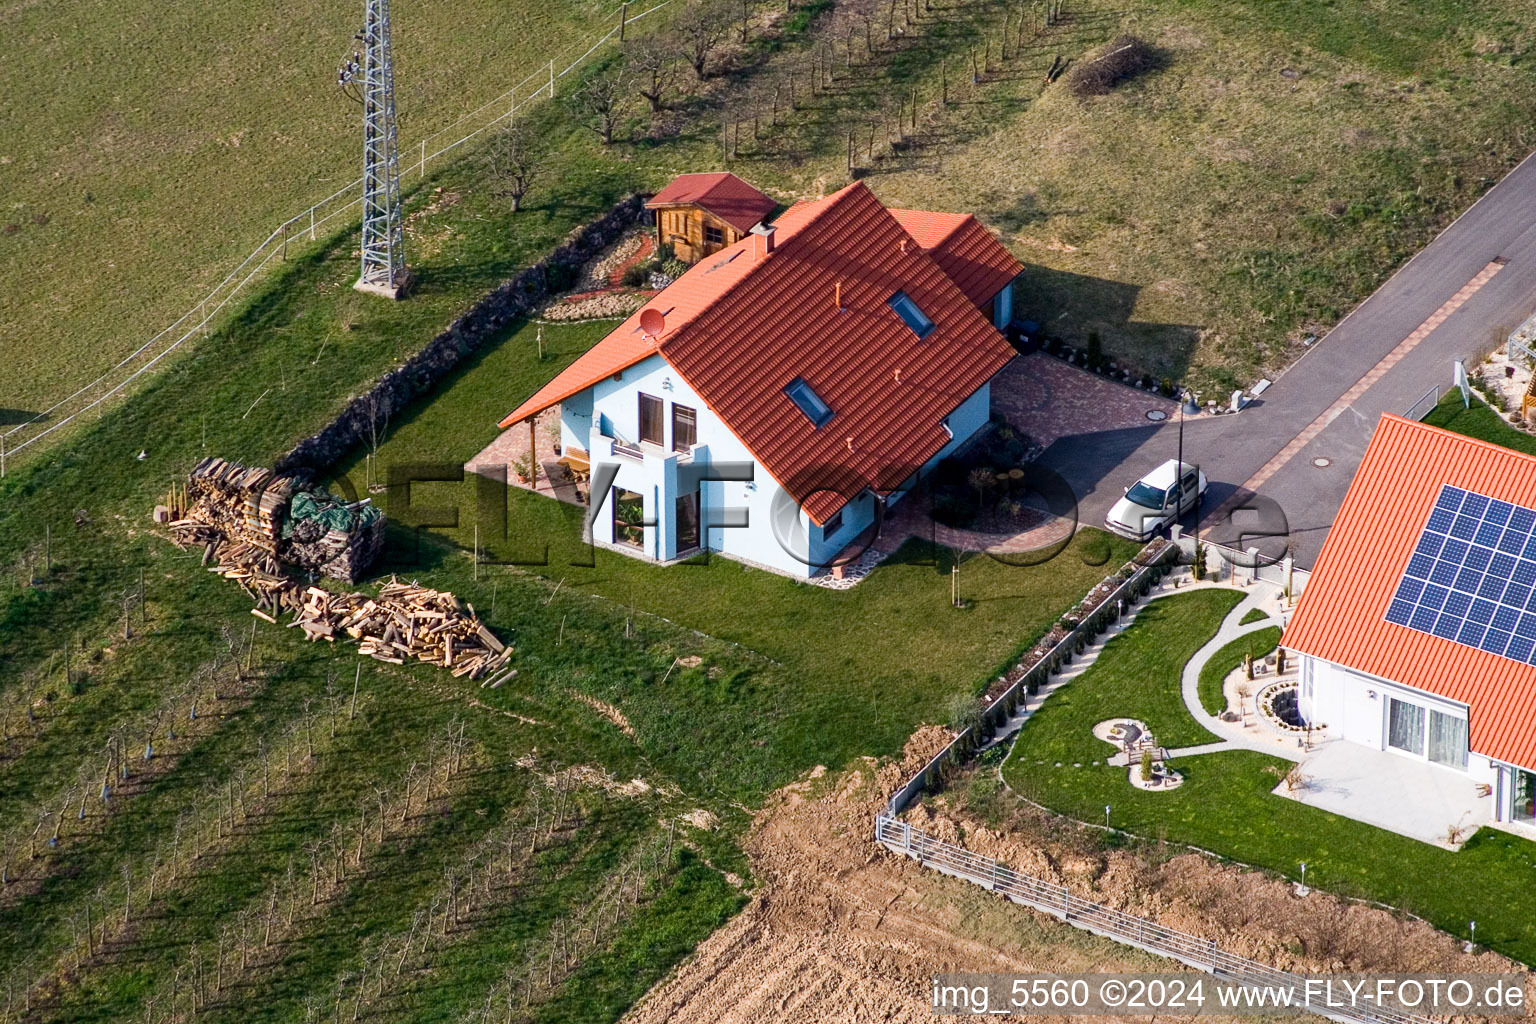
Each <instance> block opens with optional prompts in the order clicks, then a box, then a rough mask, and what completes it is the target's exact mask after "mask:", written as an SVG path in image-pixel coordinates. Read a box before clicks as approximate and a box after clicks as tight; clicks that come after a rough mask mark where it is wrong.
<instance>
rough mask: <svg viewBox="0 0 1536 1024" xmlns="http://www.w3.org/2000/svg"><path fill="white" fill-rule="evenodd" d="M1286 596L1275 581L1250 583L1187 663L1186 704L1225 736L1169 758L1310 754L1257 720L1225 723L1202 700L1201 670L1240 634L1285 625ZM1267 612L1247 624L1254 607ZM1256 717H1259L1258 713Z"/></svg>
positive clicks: (1208, 726) (1198, 718) (1183, 684)
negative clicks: (1249, 725) (1249, 752)
mask: <svg viewBox="0 0 1536 1024" xmlns="http://www.w3.org/2000/svg"><path fill="white" fill-rule="evenodd" d="M1282 598H1283V595H1282V593H1281V590H1280V588H1279V587H1276V586H1274V585H1272V584H1268V583H1263V582H1257V583H1252V584H1250V585H1249V594H1248V596H1247V597H1245V598H1243V600H1242V601H1240V602H1239V603H1238V604H1237V606H1236V607H1235V608H1233V609H1232V611H1231V612H1229V613H1228V614H1227V617H1226V618H1225V619H1223V620H1222V622H1221V628H1220V629H1219V630H1217V631H1216V635H1215V636H1214V637H1212V638H1211V640H1210V642H1209V643H1207V644H1206V645H1205V646H1204V647H1202V648H1200V649H1199V650H1198V651H1196V652H1195V656H1194V657H1192V658H1190V659H1189V661H1188V662H1186V663H1185V665H1184V671H1183V673H1182V674H1181V676H1180V679H1179V688H1180V692H1181V695H1182V696H1183V698H1184V707H1185V708H1186V709H1187V710H1188V711H1189V713H1190V715H1191V717H1193V718H1194V720H1195V721H1197V722H1199V723H1200V724H1201V725H1202V726H1204V727H1205V729H1206V730H1207V731H1208V732H1211V733H1213V734H1215V735H1216V736H1219V737H1221V739H1220V741H1218V742H1216V743H1202V744H1200V745H1198V746H1193V747H1181V748H1179V749H1177V750H1170V751H1169V752H1168V756H1169V757H1188V756H1193V755H1195V754H1211V753H1215V752H1217V751H1220V750H1256V751H1258V752H1260V753H1263V754H1270V755H1272V756H1275V757H1283V758H1285V759H1287V760H1289V761H1300V760H1302V759H1303V758H1304V757H1306V756H1307V753H1306V751H1303V750H1298V749H1295V748H1294V747H1292V746H1291V745H1290V743H1288V742H1287V741H1288V740H1289V739H1290V738H1289V737H1286V736H1282V735H1281V734H1280V733H1278V732H1275V731H1272V730H1268V729H1265V728H1264V727H1263V725H1262V724H1261V723H1258V722H1257V721H1256V722H1255V724H1254V727H1253V728H1245V726H1244V725H1243V723H1238V722H1223V721H1222V720H1221V719H1220V718H1217V717H1216V716H1215V715H1213V714H1211V713H1210V712H1209V711H1207V710H1205V708H1204V706H1203V705H1201V703H1200V670H1201V669H1203V668H1205V663H1206V662H1208V661H1210V660H1211V658H1212V657H1214V656H1215V654H1216V652H1218V651H1220V650H1221V649H1222V648H1223V647H1225V646H1227V644H1229V643H1231V642H1232V641H1233V640H1236V639H1238V638H1239V637H1243V636H1247V635H1248V634H1250V633H1256V632H1258V631H1259V630H1261V629H1268V628H1270V627H1271V626H1280V627H1282V628H1283V627H1284V626H1285V622H1286V619H1287V618H1288V615H1287V611H1286V609H1285V608H1284V607H1283V606H1282V603H1281V602H1282ZM1255 609H1257V610H1259V611H1261V612H1263V613H1264V618H1262V619H1256V620H1254V621H1253V622H1250V623H1248V624H1246V625H1244V624H1243V621H1242V620H1243V616H1245V615H1247V614H1248V613H1249V612H1251V611H1253V610H1255ZM1254 717H1255V719H1256V718H1257V716H1254Z"/></svg>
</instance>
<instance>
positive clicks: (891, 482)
mask: <svg viewBox="0 0 1536 1024" xmlns="http://www.w3.org/2000/svg"><path fill="white" fill-rule="evenodd" d="M915 216H921V217H923V218H929V217H939V218H947V219H941V220H939V221H933V222H924V223H923V224H920V225H918V226H919V227H920V228H923V229H925V230H920V231H919V232H917V233H916V234H914V232H913V231H912V230H909V228H908V226H907V225H908V224H909V223H912V220H911V218H912V217H915ZM972 224H975V221H974V218H970V217H965V216H961V217H952V216H951V215H933V214H921V215H916V214H909V213H908V212H907V211H892V210H889V209H887V208H886V207H884V206H883V205H881V203H880V201H879V200H878V199H876V198H875V196H874V194H873V193H872V192H870V190H869V189H868V188H867V187H866V186H865V185H863V184H862V183H855V184H853V185H850V186H848V187H847V188H844V189H842V190H841V191H839V192H837V193H835V194H833V195H830V196H827V197H826V198H825V199H821V200H817V201H815V202H805V203H799V204H797V205H795V206H793V207H791V208H790V209H789V210H787V211H786V212H785V213H784V214H783V215H782V216H780V217H779V218H778V219H777V220H776V221H775V222H774V223H772V224H771V225H760V226H758V227H756V228H755V229H754V231H753V233H752V234H750V235H749V236H748V237H747V238H745V239H743V240H741V241H740V242H737V243H736V244H734V245H731V246H728V247H726V248H725V249H723V250H721V251H720V252H719V253H717V254H715V256H714V257H712V258H711V259H708V260H705V261H704V262H701V263H699V264H697V265H695V266H694V267H692V268H691V269H690V270H689V271H688V272H687V273H686V274H684V275H683V276H682V277H681V278H679V279H678V280H677V281H676V282H674V283H673V284H672V285H671V286H670V287H668V288H667V289H665V290H664V291H662V292H660V293H659V294H657V295H656V296H655V297H654V298H652V299H651V300H650V301H649V302H647V303H646V304H645V306H644V307H642V308H641V309H640V310H638V311H637V312H636V313H635V314H634V315H633V316H631V317H629V318H628V319H627V320H625V321H624V322H623V323H621V324H620V325H619V326H618V327H617V328H615V329H614V330H613V331H612V332H611V333H610V334H608V335H607V336H606V337H605V338H603V339H602V340H601V341H599V342H598V343H597V344H596V345H594V346H593V347H592V348H591V349H590V350H588V351H587V352H586V353H584V354H583V355H581V356H580V357H578V358H577V359H576V361H575V362H573V363H572V364H571V365H570V366H568V367H567V368H566V369H565V370H563V371H561V372H560V373H559V374H557V375H556V376H555V377H554V379H553V380H551V381H550V382H549V383H548V384H546V385H545V386H544V387H542V388H540V389H539V390H538V392H536V393H535V394H533V395H531V396H529V397H528V398H527V399H526V400H524V401H523V402H521V403H520V404H519V405H518V406H517V407H516V408H515V409H513V410H512V412H511V413H509V414H508V415H507V416H506V418H505V419H503V420H502V421H501V426H502V427H503V428H507V427H511V426H513V425H515V424H519V423H523V422H525V421H530V420H531V419H532V418H533V417H535V416H537V415H538V414H539V413H541V412H543V411H544V410H546V409H549V408H551V407H553V406H555V405H558V406H559V407H560V444H561V447H562V449H563V450H564V451H565V453H566V454H567V456H568V457H573V458H575V459H577V460H585V461H587V462H589V463H590V466H591V473H592V482H591V488H590V494H591V497H590V509H591V510H590V512H589V515H588V519H589V522H590V524H591V529H592V538H593V540H594V542H595V543H598V544H600V545H605V546H612V547H614V548H617V549H618V550H622V551H626V552H628V553H630V554H633V555H636V556H639V557H644V558H648V559H652V560H655V561H659V562H670V561H673V560H676V559H679V558H684V557H688V556H689V555H691V554H693V553H694V552H697V551H699V550H701V549H706V548H707V549H709V550H712V551H718V552H721V553H723V554H725V555H728V556H731V557H736V558H739V559H742V560H744V561H748V562H753V563H756V564H759V565H763V566H766V567H769V568H772V569H776V570H779V571H781V572H785V573H789V574H792V575H795V576H798V577H808V576H813V575H817V574H819V573H821V572H823V571H826V570H827V568H828V567H829V566H832V565H833V564H834V563H835V561H836V557H837V555H838V554H839V552H842V551H843V550H844V549H846V548H847V547H848V545H849V544H850V543H851V542H852V541H854V539H855V538H857V537H859V536H860V535H861V534H862V533H864V532H865V531H867V530H869V529H870V528H871V527H873V526H876V525H877V523H878V521H879V520H880V518H881V516H882V515H883V514H884V510H885V508H886V507H887V506H888V505H889V504H890V503H891V502H894V501H897V500H900V498H901V497H902V495H903V494H905V493H907V492H908V491H909V490H910V489H911V487H912V486H913V485H914V483H915V482H916V479H917V476H918V474H919V472H920V471H923V470H924V469H925V468H929V467H932V466H933V465H934V464H936V463H937V461H938V460H939V459H941V458H943V457H945V456H946V455H948V454H950V453H951V452H953V451H954V450H955V449H956V448H958V447H959V446H960V445H962V444H964V443H965V442H966V441H967V440H969V439H970V438H972V437H973V436H974V435H975V434H976V433H977V431H979V430H980V429H981V428H982V427H983V426H985V425H986V423H987V422H988V419H989V417H990V389H989V382H990V381H991V379H992V377H993V376H994V375H995V374H996V373H997V372H998V371H999V370H1000V369H1002V368H1003V366H1004V365H1005V364H1007V363H1008V362H1009V360H1011V359H1012V358H1013V355H1014V350H1013V348H1012V347H1011V346H1010V345H1009V343H1008V342H1007V340H1006V339H1005V338H1004V337H1003V335H1002V334H1001V333H1000V331H999V330H998V328H997V326H996V325H995V324H994V322H993V320H992V319H990V318H989V315H988V314H989V312H990V313H992V314H993V315H996V311H997V310H998V309H999V308H1006V304H1007V301H1008V300H1006V299H1003V298H1000V297H999V293H1000V292H1003V291H1006V290H1008V288H1009V287H1010V285H1011V283H1012V281H1013V278H1014V277H1015V276H1016V275H1017V274H1018V273H1019V272H1020V271H1021V270H1022V267H1021V266H1020V264H1019V263H1018V261H1017V260H1015V259H1014V258H1013V256H1012V255H1011V254H1009V253H1008V250H1007V249H1006V248H1004V247H1003V246H1002V244H1001V243H999V242H998V241H997V240H996V239H994V238H992V237H991V235H989V234H987V233H986V231H985V229H982V228H981V227H980V225H979V224H976V225H975V227H974V228H973V227H971V225H972ZM952 275H958V276H959V279H958V280H957V278H956V276H952Z"/></svg>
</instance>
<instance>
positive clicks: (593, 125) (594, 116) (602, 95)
mask: <svg viewBox="0 0 1536 1024" xmlns="http://www.w3.org/2000/svg"><path fill="white" fill-rule="evenodd" d="M626 93H627V89H626V88H625V82H624V76H623V74H622V73H620V72H619V71H618V70H617V69H615V68H605V69H603V70H601V71H598V72H597V73H595V74H593V75H591V76H590V77H589V78H588V79H587V80H586V82H585V83H583V84H582V87H581V88H580V89H579V90H577V92H576V96H575V104H576V110H577V113H578V114H580V115H581V117H582V120H583V122H584V123H585V124H586V126H587V127H588V128H590V129H591V130H592V131H593V132H595V133H596V134H597V137H598V139H599V140H600V141H601V142H602V144H603V145H605V146H607V145H611V144H612V142H613V133H614V131H615V129H617V128H618V126H619V122H620V121H621V120H623V118H624V114H625V111H626V109H627V107H628V103H627V102H626V100H627V98H628V97H627V96H626Z"/></svg>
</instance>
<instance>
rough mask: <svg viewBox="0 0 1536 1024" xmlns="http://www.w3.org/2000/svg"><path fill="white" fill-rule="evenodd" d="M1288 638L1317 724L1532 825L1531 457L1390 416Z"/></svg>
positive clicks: (1535, 506)
mask: <svg viewBox="0 0 1536 1024" xmlns="http://www.w3.org/2000/svg"><path fill="white" fill-rule="evenodd" d="M1281 642H1282V643H1283V644H1284V645H1285V646H1286V647H1288V648H1289V649H1291V650H1293V651H1295V652H1297V653H1298V654H1299V655H1300V656H1301V665H1300V690H1301V692H1300V706H1301V713H1302V715H1303V717H1304V718H1305V719H1306V720H1307V721H1308V722H1309V723H1311V724H1313V725H1316V726H1322V727H1325V728H1326V732H1327V734H1328V735H1329V736H1331V737H1338V738H1342V739H1344V740H1346V741H1349V742H1353V743H1358V744H1362V745H1364V746H1367V747H1370V748H1372V749H1375V750H1381V751H1390V752H1393V753H1396V754H1399V755H1401V756H1403V757H1406V758H1410V759H1412V760H1414V761H1416V762H1420V763H1423V764H1427V765H1435V766H1439V767H1440V768H1442V769H1443V770H1444V771H1446V772H1452V773H1459V774H1461V775H1463V776H1464V777H1465V778H1466V784H1467V786H1469V787H1472V786H1476V785H1484V786H1487V787H1488V796H1489V797H1490V799H1488V800H1487V801H1486V802H1485V801H1482V800H1479V801H1477V804H1478V806H1479V807H1486V808H1487V812H1486V813H1487V818H1488V820H1491V821H1495V822H1501V823H1512V824H1513V825H1515V826H1516V827H1517V829H1520V830H1529V833H1528V834H1536V458H1532V457H1531V456H1529V455H1524V454H1521V453H1520V452H1516V451H1511V450H1510V449H1507V448H1501V447H1499V446H1497V445H1492V444H1488V443H1487V442H1484V441H1478V440H1475V439H1473V438H1469V437H1464V436H1462V435H1460V434H1453V433H1450V432H1448V431H1444V430H1440V429H1438V428H1436V427H1431V426H1426V425H1425V424H1422V423H1418V422H1415V421H1413V420H1408V419H1403V418H1402V417H1398V416H1390V415H1389V416H1384V417H1383V418H1382V421H1381V424H1380V425H1379V426H1378V427H1377V429H1376V434H1375V436H1374V437H1373V438H1372V439H1371V443H1370V446H1369V447H1368V448H1367V449H1366V453H1365V458H1364V460H1363V461H1362V462H1361V464H1360V468H1359V470H1358V471H1357V472H1356V474H1355V479H1354V482H1353V483H1352V484H1351V485H1350V488H1349V493H1348V495H1347V496H1346V497H1345V499H1344V504H1343V507H1342V508H1341V509H1340V510H1339V515H1338V519H1337V520H1336V522H1335V524H1334V526H1333V528H1332V530H1331V531H1330V532H1329V534H1328V540H1327V542H1326V543H1325V544H1324V546H1323V550H1322V553H1321V555H1320V556H1319V557H1318V561H1317V565H1316V567H1315V568H1314V570H1313V573H1312V576H1311V579H1310V580H1309V581H1308V583H1307V588H1306V590H1305V592H1304V593H1303V595H1302V597H1301V603H1300V605H1299V606H1298V607H1297V610H1296V614H1295V616H1294V617H1293V618H1292V620H1291V622H1290V624H1289V626H1288V627H1287V628H1286V630H1285V635H1284V637H1283V638H1282V640H1281ZM1480 813H1481V812H1480ZM1481 823H1482V822H1472V823H1471V824H1472V825H1473V826H1474V827H1475V826H1476V825H1477V824H1481Z"/></svg>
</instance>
